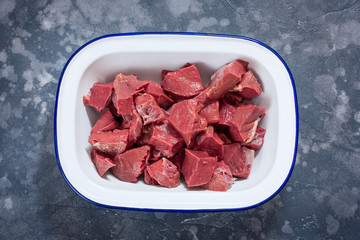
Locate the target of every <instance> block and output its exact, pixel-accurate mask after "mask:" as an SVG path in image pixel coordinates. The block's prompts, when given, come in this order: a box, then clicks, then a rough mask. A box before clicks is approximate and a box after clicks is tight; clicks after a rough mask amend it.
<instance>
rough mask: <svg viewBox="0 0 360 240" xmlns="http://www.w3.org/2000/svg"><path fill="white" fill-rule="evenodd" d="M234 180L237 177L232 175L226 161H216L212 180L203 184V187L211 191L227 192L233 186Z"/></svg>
mask: <svg viewBox="0 0 360 240" xmlns="http://www.w3.org/2000/svg"><path fill="white" fill-rule="evenodd" d="M234 181H235V178H233V177H232V174H231V171H230V168H229V166H228V165H226V164H225V163H224V161H220V162H217V163H216V167H215V170H214V173H213V175H212V177H211V179H210V181H209V182H208V183H207V184H205V185H202V186H201V188H203V189H207V190H211V191H221V192H225V191H227V190H228V189H230V188H231V186H232V184H233V183H234Z"/></svg>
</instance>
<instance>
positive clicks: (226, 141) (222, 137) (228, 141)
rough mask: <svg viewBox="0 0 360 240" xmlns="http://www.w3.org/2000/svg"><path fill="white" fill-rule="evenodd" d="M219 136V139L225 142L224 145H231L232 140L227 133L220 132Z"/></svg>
mask: <svg viewBox="0 0 360 240" xmlns="http://www.w3.org/2000/svg"><path fill="white" fill-rule="evenodd" d="M218 135H219V138H220V139H221V141H223V142H224V144H229V143H231V140H230V139H229V138H228V137H227V136H226V134H225V133H223V132H219V133H218Z"/></svg>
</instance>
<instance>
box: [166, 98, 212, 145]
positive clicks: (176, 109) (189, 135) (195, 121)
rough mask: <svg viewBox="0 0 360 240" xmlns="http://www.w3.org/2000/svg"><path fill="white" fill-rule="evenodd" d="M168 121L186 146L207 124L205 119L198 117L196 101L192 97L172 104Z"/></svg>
mask: <svg viewBox="0 0 360 240" xmlns="http://www.w3.org/2000/svg"><path fill="white" fill-rule="evenodd" d="M169 121H170V123H171V125H172V126H173V127H174V128H175V129H176V130H177V131H178V132H179V133H180V135H181V136H182V137H183V139H184V141H185V144H186V145H188V146H189V145H190V143H191V142H192V141H193V140H194V138H195V136H196V135H197V134H198V133H199V132H201V131H204V130H205V129H206V126H207V122H206V119H205V118H202V117H200V116H199V115H198V113H197V102H196V100H194V99H190V100H184V101H181V102H178V103H175V104H174V105H173V106H172V110H171V114H170V117H169Z"/></svg>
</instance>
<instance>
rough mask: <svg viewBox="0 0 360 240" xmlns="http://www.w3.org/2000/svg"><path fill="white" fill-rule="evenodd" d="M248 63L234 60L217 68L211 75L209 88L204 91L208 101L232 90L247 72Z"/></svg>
mask: <svg viewBox="0 0 360 240" xmlns="http://www.w3.org/2000/svg"><path fill="white" fill-rule="evenodd" d="M247 65H248V62H245V61H242V60H235V61H233V62H231V63H229V64H227V65H224V66H222V67H221V68H219V69H218V70H217V71H216V72H215V73H214V74H213V75H211V80H210V84H209V87H208V88H207V89H206V90H205V91H206V96H207V98H209V99H213V100H216V99H220V98H222V97H224V95H225V94H226V93H227V92H229V91H230V90H232V89H233V88H234V87H235V86H236V84H237V83H238V82H240V81H241V78H242V76H243V75H244V73H245V72H246V71H247Z"/></svg>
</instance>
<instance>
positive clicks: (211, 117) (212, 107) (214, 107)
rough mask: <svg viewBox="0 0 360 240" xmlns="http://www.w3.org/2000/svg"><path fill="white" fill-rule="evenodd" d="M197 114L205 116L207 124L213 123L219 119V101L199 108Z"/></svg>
mask: <svg viewBox="0 0 360 240" xmlns="http://www.w3.org/2000/svg"><path fill="white" fill-rule="evenodd" d="M199 116H200V117H203V118H205V119H206V121H207V122H208V124H213V123H217V122H218V121H220V115H219V101H214V102H212V103H210V104H209V105H207V106H206V107H204V108H203V109H201V110H200V112H199Z"/></svg>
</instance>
